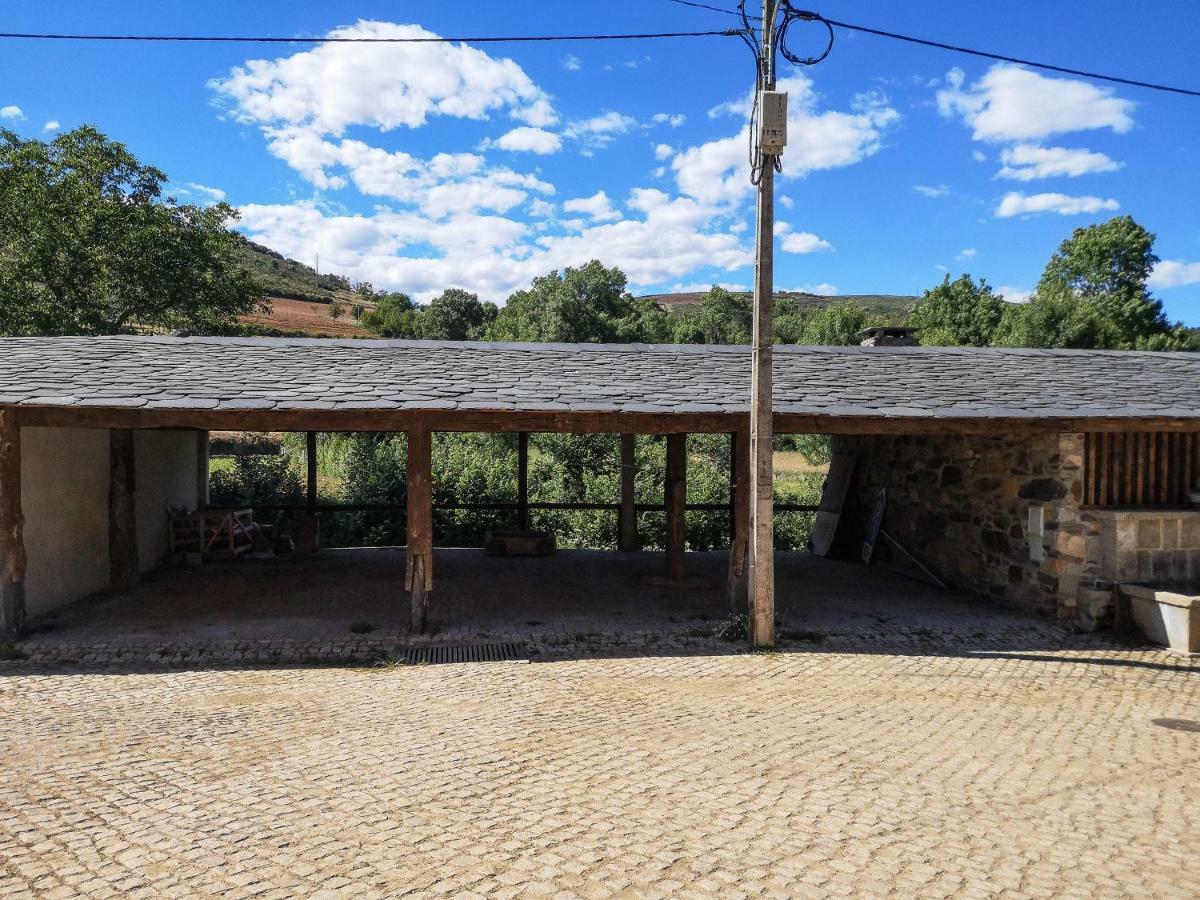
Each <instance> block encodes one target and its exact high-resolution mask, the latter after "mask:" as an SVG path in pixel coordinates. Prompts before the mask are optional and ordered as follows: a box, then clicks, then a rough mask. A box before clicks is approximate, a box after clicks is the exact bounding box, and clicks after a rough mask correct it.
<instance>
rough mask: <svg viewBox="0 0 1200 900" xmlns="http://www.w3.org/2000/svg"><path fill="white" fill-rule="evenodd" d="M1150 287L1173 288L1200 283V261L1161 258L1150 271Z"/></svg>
mask: <svg viewBox="0 0 1200 900" xmlns="http://www.w3.org/2000/svg"><path fill="white" fill-rule="evenodd" d="M1149 284H1150V287H1152V288H1158V289H1160V290H1161V289H1163V288H1173V287H1183V286H1184V285H1189V284H1200V262H1182V261H1181V260H1176V259H1163V260H1159V261H1158V264H1157V265H1155V267H1154V271H1152V272H1151V273H1150V279H1149Z"/></svg>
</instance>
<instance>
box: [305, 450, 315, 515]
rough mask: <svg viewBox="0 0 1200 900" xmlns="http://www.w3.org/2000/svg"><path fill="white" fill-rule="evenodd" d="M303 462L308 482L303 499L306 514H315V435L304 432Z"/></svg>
mask: <svg viewBox="0 0 1200 900" xmlns="http://www.w3.org/2000/svg"><path fill="white" fill-rule="evenodd" d="M304 438H305V442H304V462H305V464H306V465H307V466H308V481H307V490H306V493H305V499H306V501H307V503H308V514H309V515H310V516H315V515H316V514H317V433H316V432H315V431H309V432H306V433H305V435H304Z"/></svg>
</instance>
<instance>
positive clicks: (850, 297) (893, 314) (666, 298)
mask: <svg viewBox="0 0 1200 900" xmlns="http://www.w3.org/2000/svg"><path fill="white" fill-rule="evenodd" d="M705 293H706V292H703V291H690V292H687V293H680V294H647V295H646V297H647V298H648V299H650V300H653V301H655V302H656V303H657V304H658V305H659V306H661V307H662V308H663V309H665V310H667V311H668V312H675V311H678V310H683V309H687V308H688V307H689V306H699V305H700V301H701V300H702V299H703V298H704V294H705ZM739 296H742V297H748V296H749V294H747V293H741V294H739ZM775 299H776V300H783V299H787V300H798V301H800V303H801V304H802V305H805V306H814V307H817V308H818V309H820V308H823V307H826V306H829V304H831V303H853V304H855V305H857V306H861V307H862V308H863V309H865V310H866V311H867V312H871V313H875V314H876V315H880V316H884V317H885V318H887V319H889V320H899V319H903V318H904V316H905V314H906V313H907V312H908V310H909V308H910V307H911V306H912V305H913V304H914V303H916V302H917V298H916V297H910V296H905V295H903V294H839V295H837V296H833V297H827V296H822V295H821V294H807V293H804V292H803V291H777V292H776V294H775Z"/></svg>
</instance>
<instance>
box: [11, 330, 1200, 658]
mask: <svg viewBox="0 0 1200 900" xmlns="http://www.w3.org/2000/svg"><path fill="white" fill-rule="evenodd" d="M750 371H751V366H750V352H749V349H748V348H746V347H723V346H676V345H672V346H644V345H594V344H588V345H575V344H487V343H454V342H425V341H357V340H356V341H335V340H294V339H236V338H225V339H222V338H171V337H149V336H146V337H102V338H5V339H0V633H3V634H8V635H13V634H18V633H20V631H21V629H22V628H23V627H24V623H25V621H26V617H27V616H29V615H34V614H37V613H39V612H43V611H45V610H47V609H51V608H54V607H55V606H59V605H62V604H64V603H68V602H71V601H73V600H76V599H78V598H80V597H82V596H85V595H87V594H89V593H91V592H94V591H96V590H99V589H100V588H102V587H104V586H107V585H112V586H116V587H121V586H123V585H127V584H129V583H131V582H132V581H133V580H136V578H137V577H138V575H139V573H140V572H142V571H144V570H145V569H147V568H151V567H153V566H156V565H158V564H160V563H161V562H162V561H163V558H164V555H165V538H164V535H165V530H166V522H167V509H168V507H179V506H182V507H187V508H192V507H199V506H203V505H204V503H205V485H206V484H207V457H206V452H205V448H206V447H207V432H208V430H210V429H212V430H237V431H297V432H299V431H303V432H309V433H316V432H320V431H372V432H381V431H393V432H405V433H406V434H407V436H408V448H409V459H408V482H407V483H408V497H407V499H406V501H405V502H406V507H405V508H406V511H407V522H408V525H407V529H408V542H407V551H406V562H405V567H406V570H405V571H404V572H398V573H397V598H398V602H399V598H400V597H401V596H402V591H407V592H408V593H409V596H410V602H411V607H412V611H413V623H414V627H417V628H420V627H423V625H424V623H425V616H426V613H427V612H428V610H429V609H430V608H431V603H432V595H433V593H434V577H433V571H432V565H433V562H432V546H433V536H432V526H431V521H432V502H433V501H432V493H431V477H432V476H431V464H430V452H431V451H430V446H431V443H430V441H431V435H432V434H433V433H434V432H438V431H477V432H516V433H526V434H527V433H530V432H560V433H563V432H566V433H614V434H621V435H622V436H623V438H629V440H632V438H631V437H629V436H631V435H636V434H655V435H665V436H666V440H667V460H668V471H667V478H666V482H667V484H666V485H665V491H664V503H663V507H662V508H663V509H665V511H666V514H667V521H668V529H667V534H668V539H667V554H666V557H667V562H668V572H669V575H670V577H672V578H675V579H678V578H679V576H680V574H681V573H682V571H683V569H682V565H683V563H682V557H683V553H684V550H685V547H684V545H683V534H684V530H683V527H682V522H683V516H684V515H685V512H686V509H687V506H686V468H687V457H686V444H685V440H686V435H687V434H689V433H693V434H694V433H710V434H712V433H718V434H727V435H729V436H730V451H731V460H732V466H731V469H732V473H733V477H732V485H731V502H730V509H731V512H732V521H733V522H734V526H735V527H734V536H733V542H732V546H731V548H730V554H729V592H730V596H731V601H732V602H733V603H734V604H735V608H736V607H737V605H739V604H743V603H745V602H746V601H745V597H746V583H747V578H748V572H749V567H750V565H751V564H752V563H753V560H752V559H751V557H750V551H749V547H748V538H747V531H748V528H747V523H748V521H749V508H750V497H749V482H750V477H749V475H750V473H749V466H750V454H749V443H750V442H749V436H750V432H749V397H750ZM774 410H775V416H774V424H775V430H776V432H777V433H780V434H788V433H819V434H831V435H834V436H835V437H836V443H837V448H838V450H839V452H843V453H848V454H852V455H853V456H854V457H855V458H856V471H857V473H858V475H857V480H856V482H855V487H854V489H853V496H854V498H855V499H856V501H857V502H855V503H852V504H851V507H850V508H849V509H848V510H847V511H846V515H845V517H844V518H845V521H844V522H843V523H842V526H843V527H842V529H841V530H842V533H843V534H845V535H849V536H850V543H851V544H853V542H854V540H855V538H856V537H861V535H862V533H863V531H864V530H865V529H864V521H865V515H866V511H867V510H870V509H871V508H872V506H873V504H874V498H875V496H876V495H878V492H879V488H886V491H887V494H886V496H887V508H886V514H885V519H884V526H885V528H886V529H887V533H888V534H890V535H892V536H893V538H894V539H895V540H896V542H898V543H899V544H900V545H902V546H905V547H907V548H908V550H909V552H911V553H912V554H914V555H915V556H916V557H918V558H919V559H921V560H923V561H924V564H925V565H927V566H928V567H929V568H931V569H932V570H934V571H935V572H938V573H940V575H941V577H942V578H944V579H945V580H946V581H948V582H951V583H953V584H955V585H957V586H959V587H962V588H965V589H967V590H970V591H973V592H976V593H978V594H981V595H985V596H990V597H993V598H995V599H997V600H1001V601H1004V602H1008V603H1013V604H1018V605H1021V606H1024V607H1027V608H1030V609H1036V610H1039V611H1041V612H1043V613H1045V614H1047V615H1053V616H1056V617H1058V618H1060V619H1064V620H1070V621H1074V622H1078V623H1079V624H1081V625H1082V626H1084V627H1095V626H1096V625H1098V624H1103V623H1104V622H1105V621H1106V620H1107V618H1108V617H1109V616H1110V615H1111V608H1112V603H1111V596H1112V586H1113V585H1114V584H1115V583H1116V582H1119V581H1123V580H1130V579H1136V580H1164V579H1166V580H1178V579H1185V578H1193V579H1194V578H1198V577H1200V524H1198V522H1200V512H1198V511H1197V510H1196V509H1195V508H1194V506H1191V505H1190V504H1191V503H1192V500H1191V493H1192V492H1193V491H1194V490H1195V489H1196V488H1197V486H1198V485H1197V474H1198V467H1197V448H1198V441H1197V439H1196V434H1197V432H1200V354H1197V355H1193V354H1159V353H1111V352H1099V351H1037V350H999V349H970V348H934V347H928V348H925V347H913V346H866V347H799V346H788V347H779V348H777V349H776V353H775V406H774ZM524 443H525V442H522V444H524ZM622 445H623V446H631V445H630V444H628V443H627V442H626V441H625V440H624V439H623V440H622ZM631 455H632V454H631ZM621 470H622V479H623V490H622V496H621V498H620V500H619V502H617V501H616V498H614V504H613V509H614V512H615V513H617V514H618V515H619V517H620V522H621V523H622V526H621V527H622V532H623V537H622V544H623V545H625V536H624V529H625V528H626V524H627V523H629V522H631V521H634V520H635V518H636V517H635V516H634V512H635V510H634V506H633V490H632V478H633V475H634V472H633V468H632V465H630V466H626V465H622V467H621ZM310 483H314V484H315V469H312V470H310ZM625 487H628V490H625V489H624V488H625ZM523 500H526V501H527V498H523ZM525 505H526V506H528V504H527V502H526V503H525ZM761 552H766V551H765V550H762V551H761ZM772 602H773V601H772V600H771V598H770V597H762V598H760V599H759V601H758V602H757V603H753V604H751V608H750V609H749V612H750V614H751V617H752V618H753V619H754V620H755V622H756V623H758V622H766V623H768V626H769V624H770V623H772V622H773V621H774V608H773V606H772V605H771V603H772ZM768 630H770V629H769V628H768ZM771 633H773V632H771Z"/></svg>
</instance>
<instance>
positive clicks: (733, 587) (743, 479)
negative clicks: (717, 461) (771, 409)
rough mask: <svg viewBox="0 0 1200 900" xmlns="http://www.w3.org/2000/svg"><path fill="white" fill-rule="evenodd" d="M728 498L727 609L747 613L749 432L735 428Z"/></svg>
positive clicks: (748, 569)
mask: <svg viewBox="0 0 1200 900" xmlns="http://www.w3.org/2000/svg"><path fill="white" fill-rule="evenodd" d="M729 443H730V447H729V450H730V453H729V456H730V460H729V481H730V490H729V493H730V502H731V504H732V507H733V508H732V510H731V513H732V516H731V524H730V541H729V611H730V613H731V614H733V615H735V616H737V615H743V616H749V614H750V607H749V591H750V561H749V559H748V558H747V557H748V555H749V554H748V551H749V547H750V498H751V495H750V434H749V432H746V431H740V432H738V431H735V432H734V433H733V434H731V435H730V436H729Z"/></svg>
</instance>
